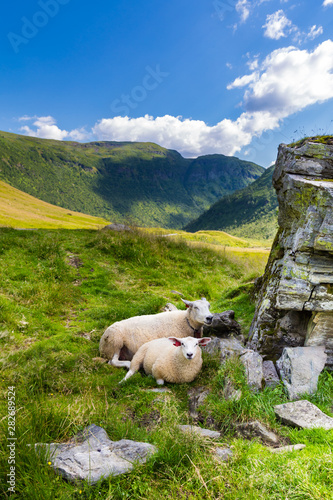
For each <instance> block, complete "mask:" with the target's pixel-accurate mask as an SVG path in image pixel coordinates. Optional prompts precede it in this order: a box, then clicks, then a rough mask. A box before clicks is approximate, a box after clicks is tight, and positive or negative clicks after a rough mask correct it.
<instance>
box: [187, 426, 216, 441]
mask: <svg viewBox="0 0 333 500" xmlns="http://www.w3.org/2000/svg"><path fill="white" fill-rule="evenodd" d="M178 427H179V429H180V430H181V431H183V432H188V433H193V434H197V435H199V436H202V437H208V438H211V439H219V438H220V437H221V433H220V432H218V431H211V430H209V429H203V428H202V427H199V426H197V425H178Z"/></svg>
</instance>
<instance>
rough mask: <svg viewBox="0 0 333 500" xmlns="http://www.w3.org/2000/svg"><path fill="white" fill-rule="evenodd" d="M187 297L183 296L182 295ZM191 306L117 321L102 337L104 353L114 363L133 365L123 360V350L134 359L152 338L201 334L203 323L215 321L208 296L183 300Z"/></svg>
mask: <svg viewBox="0 0 333 500" xmlns="http://www.w3.org/2000/svg"><path fill="white" fill-rule="evenodd" d="M182 300H183V299H182ZM183 302H184V303H185V304H186V307H187V309H186V310H185V311H182V310H175V311H170V312H162V313H158V314H151V315H144V316H134V317H132V318H128V319H125V320H122V321H118V322H116V323H113V324H112V325H111V326H109V328H107V329H106V330H105V332H104V334H103V335H102V337H101V340H100V344H99V349H100V353H101V356H103V357H105V358H107V359H109V360H110V363H111V364H112V365H113V366H117V367H126V368H129V366H130V362H129V361H121V360H119V357H120V353H121V354H122V355H123V354H124V353H126V357H127V359H129V360H130V359H132V357H133V355H134V354H135V353H136V352H137V350H138V349H139V348H140V347H141V346H142V345H143V344H145V343H146V342H149V341H150V340H154V339H158V338H162V337H170V336H174V337H177V338H183V337H188V336H195V334H197V336H201V331H202V325H203V324H211V322H212V319H213V316H212V314H211V313H210V311H209V307H210V304H209V302H207V300H206V299H205V298H202V299H201V300H196V301H193V302H190V301H186V300H183Z"/></svg>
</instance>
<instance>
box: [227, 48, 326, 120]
mask: <svg viewBox="0 0 333 500" xmlns="http://www.w3.org/2000/svg"><path fill="white" fill-rule="evenodd" d="M260 70H261V71H259V72H258V71H257V70H256V71H255V72H253V73H252V75H246V77H240V78H237V79H236V80H235V81H234V82H232V83H231V84H230V85H229V88H234V87H238V88H239V87H241V86H243V87H246V86H247V87H248V88H247V90H246V91H245V93H244V101H243V104H244V106H245V108H246V110H247V111H248V112H260V111H265V112H269V113H271V114H272V115H274V116H275V117H277V118H278V119H282V118H284V117H286V116H289V115H291V114H293V113H295V112H297V111H300V110H302V109H304V108H305V107H306V106H309V105H311V104H315V103H320V102H324V101H326V100H327V99H330V98H332V97H333V74H332V70H333V42H332V41H331V40H326V41H325V42H323V43H322V44H320V45H318V47H317V48H316V49H315V50H314V51H313V52H308V51H306V50H301V49H297V48H295V47H286V48H282V49H277V50H275V51H274V52H272V53H271V54H269V56H267V57H266V59H265V60H264V61H263V63H262V65H261V68H260ZM251 77H252V79H251Z"/></svg>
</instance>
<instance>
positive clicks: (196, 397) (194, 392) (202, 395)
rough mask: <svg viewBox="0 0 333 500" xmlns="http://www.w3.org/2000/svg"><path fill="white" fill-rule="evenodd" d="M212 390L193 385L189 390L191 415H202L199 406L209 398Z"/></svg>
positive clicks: (196, 416) (195, 416)
mask: <svg viewBox="0 0 333 500" xmlns="http://www.w3.org/2000/svg"><path fill="white" fill-rule="evenodd" d="M209 393H210V390H209V389H207V388H206V387H192V388H191V389H190V390H189V391H188V396H189V410H190V417H192V418H195V419H198V418H199V417H200V415H199V412H198V408H199V406H201V405H202V404H203V403H204V401H205V399H206V398H207V396H208V394H209Z"/></svg>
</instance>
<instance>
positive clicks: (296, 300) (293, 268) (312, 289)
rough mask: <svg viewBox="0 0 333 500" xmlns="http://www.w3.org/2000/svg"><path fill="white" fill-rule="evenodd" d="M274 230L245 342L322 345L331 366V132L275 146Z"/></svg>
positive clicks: (275, 349) (267, 346) (271, 352)
mask: <svg viewBox="0 0 333 500" xmlns="http://www.w3.org/2000/svg"><path fill="white" fill-rule="evenodd" d="M273 185H274V187H275V189H276V192H277V196H278V201H279V230H278V233H277V235H276V238H275V241H274V244H273V247H272V251H271V254H270V258H269V261H268V264H267V267H266V270H265V274H264V276H263V278H262V283H261V290H260V293H259V297H258V304H257V308H256V312H255V316H254V319H253V322H252V325H251V329H250V341H249V344H250V347H251V348H254V349H257V350H258V351H260V352H261V353H262V354H264V355H265V357H266V358H267V359H274V360H275V359H277V358H278V357H279V356H280V355H281V352H282V349H283V347H286V346H292V347H296V346H316V345H325V346H326V352H327V354H328V358H327V366H328V367H330V368H331V369H333V137H330V138H326V139H325V143H321V142H316V139H313V140H311V139H308V140H306V141H305V142H303V143H301V144H299V145H296V146H295V147H288V146H286V145H281V146H280V147H279V152H278V158H277V163H276V167H275V171H274V175H273Z"/></svg>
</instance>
